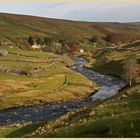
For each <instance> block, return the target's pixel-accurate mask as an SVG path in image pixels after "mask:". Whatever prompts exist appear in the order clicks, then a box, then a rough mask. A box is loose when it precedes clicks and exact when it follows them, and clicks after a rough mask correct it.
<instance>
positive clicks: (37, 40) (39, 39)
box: [36, 37, 42, 45]
mask: <svg viewBox="0 0 140 140" xmlns="http://www.w3.org/2000/svg"><path fill="white" fill-rule="evenodd" d="M36 44H37V45H42V40H41V38H40V37H37V38H36Z"/></svg>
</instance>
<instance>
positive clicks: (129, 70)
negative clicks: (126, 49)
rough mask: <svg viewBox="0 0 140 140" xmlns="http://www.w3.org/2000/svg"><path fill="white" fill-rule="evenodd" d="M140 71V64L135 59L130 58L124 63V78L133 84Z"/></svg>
mask: <svg viewBox="0 0 140 140" xmlns="http://www.w3.org/2000/svg"><path fill="white" fill-rule="evenodd" d="M139 73H140V66H139V64H138V63H137V61H136V60H135V59H129V60H128V61H127V62H126V63H125V65H124V78H125V79H126V80H128V81H129V85H130V86H132V80H135V78H136V77H137V76H139Z"/></svg>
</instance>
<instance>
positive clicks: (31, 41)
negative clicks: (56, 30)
mask: <svg viewBox="0 0 140 140" xmlns="http://www.w3.org/2000/svg"><path fill="white" fill-rule="evenodd" d="M28 43H29V44H30V45H31V46H32V45H34V41H33V38H32V36H29V38H28Z"/></svg>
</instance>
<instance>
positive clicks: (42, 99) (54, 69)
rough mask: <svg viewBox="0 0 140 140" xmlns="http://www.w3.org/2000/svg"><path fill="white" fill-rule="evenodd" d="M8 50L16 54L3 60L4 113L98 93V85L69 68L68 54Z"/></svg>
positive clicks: (0, 97) (0, 103)
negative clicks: (11, 109) (13, 109)
mask: <svg viewBox="0 0 140 140" xmlns="http://www.w3.org/2000/svg"><path fill="white" fill-rule="evenodd" d="M1 48H5V49H6V47H3V46H1ZM7 50H8V51H9V52H12V53H10V54H8V56H6V57H1V58H0V66H1V72H0V110H3V109H8V108H11V107H19V106H32V105H42V104H46V103H57V102H66V101H71V100H78V99H81V98H86V97H88V96H89V95H91V93H94V92H96V91H97V90H98V86H97V85H96V84H95V83H94V82H92V81H90V80H89V79H87V78H86V77H84V76H82V75H81V74H79V73H76V72H74V71H72V70H70V69H69V68H67V67H65V63H67V61H68V63H70V62H71V60H70V59H69V58H68V56H66V55H64V56H59V55H55V54H51V53H46V52H39V51H30V52H29V51H25V50H20V49H18V48H16V46H15V47H14V48H12V49H10V48H7ZM17 54H21V55H17ZM17 60H18V61H17ZM20 60H22V61H20ZM64 61H65V62H64ZM71 64H73V62H71ZM32 70H33V71H35V72H34V73H32ZM26 71H27V72H28V73H27V74H26Z"/></svg>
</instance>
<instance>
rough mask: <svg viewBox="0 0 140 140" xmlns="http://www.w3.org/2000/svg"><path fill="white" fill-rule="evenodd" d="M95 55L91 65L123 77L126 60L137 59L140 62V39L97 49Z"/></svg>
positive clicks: (96, 68) (104, 71) (95, 68)
mask: <svg viewBox="0 0 140 140" xmlns="http://www.w3.org/2000/svg"><path fill="white" fill-rule="evenodd" d="M93 57H94V64H91V65H92V68H93V69H94V70H98V71H101V72H103V73H107V74H113V75H117V76H120V77H121V76H122V75H123V65H124V64H125V62H126V60H128V59H130V58H132V59H136V60H137V61H138V63H139V64H140V41H139V40H138V41H135V42H132V43H129V44H126V45H122V46H117V47H116V46H115V47H112V48H111V47H110V48H107V47H106V48H101V49H96V50H95V52H94V54H93Z"/></svg>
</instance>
